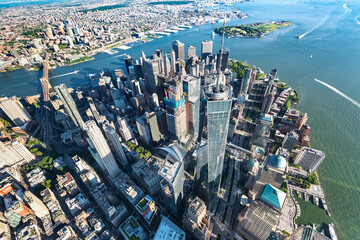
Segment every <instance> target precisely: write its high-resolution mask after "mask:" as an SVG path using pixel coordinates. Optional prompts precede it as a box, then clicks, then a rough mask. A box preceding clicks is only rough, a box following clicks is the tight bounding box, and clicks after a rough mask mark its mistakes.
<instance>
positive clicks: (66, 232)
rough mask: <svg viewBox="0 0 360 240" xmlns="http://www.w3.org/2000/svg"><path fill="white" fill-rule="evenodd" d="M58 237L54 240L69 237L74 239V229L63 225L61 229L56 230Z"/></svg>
mask: <svg viewBox="0 0 360 240" xmlns="http://www.w3.org/2000/svg"><path fill="white" fill-rule="evenodd" d="M57 235H58V237H57V238H56V240H70V239H76V237H77V236H76V234H75V232H74V230H73V229H72V228H71V227H70V226H68V225H67V226H64V227H63V228H62V229H60V230H59V231H58V232H57Z"/></svg>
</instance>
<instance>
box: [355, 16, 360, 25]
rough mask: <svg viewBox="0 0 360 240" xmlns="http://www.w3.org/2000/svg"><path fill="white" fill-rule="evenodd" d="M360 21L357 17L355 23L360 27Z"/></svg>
mask: <svg viewBox="0 0 360 240" xmlns="http://www.w3.org/2000/svg"><path fill="white" fill-rule="evenodd" d="M359 19H360V16H359V15H358V16H356V17H355V22H356V23H357V24H359V25H360V20H359Z"/></svg>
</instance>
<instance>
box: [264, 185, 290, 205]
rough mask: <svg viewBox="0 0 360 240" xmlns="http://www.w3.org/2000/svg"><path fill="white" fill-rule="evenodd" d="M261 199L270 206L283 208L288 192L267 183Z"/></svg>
mask: <svg viewBox="0 0 360 240" xmlns="http://www.w3.org/2000/svg"><path fill="white" fill-rule="evenodd" d="M260 199H261V200H262V201H264V202H265V203H267V204H269V205H270V206H272V207H274V208H276V209H278V210H281V209H282V206H283V204H284V202H285V199H286V193H284V192H283V191H281V190H279V189H278V188H276V187H274V186H272V185H270V184H266V186H265V188H264V191H263V193H262V194H261V196H260Z"/></svg>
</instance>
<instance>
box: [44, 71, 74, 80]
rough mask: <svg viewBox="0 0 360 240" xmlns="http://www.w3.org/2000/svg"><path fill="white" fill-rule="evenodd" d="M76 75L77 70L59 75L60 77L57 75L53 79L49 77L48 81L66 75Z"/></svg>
mask: <svg viewBox="0 0 360 240" xmlns="http://www.w3.org/2000/svg"><path fill="white" fill-rule="evenodd" d="M77 73H79V70H76V71H73V72H69V73H65V74H61V75H57V76H53V77H49V79H53V78H59V77H64V76H67V75H72V74H77Z"/></svg>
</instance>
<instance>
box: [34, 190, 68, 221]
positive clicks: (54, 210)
mask: <svg viewBox="0 0 360 240" xmlns="http://www.w3.org/2000/svg"><path fill="white" fill-rule="evenodd" d="M40 195H41V196H42V197H43V202H44V203H45V204H46V206H47V207H48V209H49V210H50V214H51V217H52V220H53V221H54V228H55V227H57V226H58V225H59V224H61V223H63V224H64V223H68V222H69V221H68V219H67V218H66V216H65V214H64V212H63V210H62V208H61V206H60V204H59V202H58V200H57V199H56V197H55V195H54V193H53V192H52V191H51V190H50V189H49V188H46V189H45V190H43V191H41V193H40Z"/></svg>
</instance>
